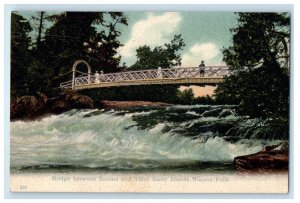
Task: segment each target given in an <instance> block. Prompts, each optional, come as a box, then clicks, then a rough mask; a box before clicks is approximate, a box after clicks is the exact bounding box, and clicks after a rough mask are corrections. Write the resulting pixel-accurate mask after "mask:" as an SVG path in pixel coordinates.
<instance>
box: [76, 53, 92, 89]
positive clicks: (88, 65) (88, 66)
mask: <svg viewBox="0 0 300 203" xmlns="http://www.w3.org/2000/svg"><path fill="white" fill-rule="evenodd" d="M81 63H83V64H85V65H86V67H87V68H88V83H89V84H90V83H91V71H92V70H91V66H90V64H89V63H88V62H86V61H85V60H82V59H80V60H77V61H75V63H74V64H73V66H72V71H73V77H72V89H74V87H75V72H76V68H77V66H78V65H79V64H81Z"/></svg>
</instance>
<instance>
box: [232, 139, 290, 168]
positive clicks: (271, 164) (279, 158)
mask: <svg viewBox="0 0 300 203" xmlns="http://www.w3.org/2000/svg"><path fill="white" fill-rule="evenodd" d="M234 165H235V168H236V170H237V171H238V172H241V173H264V172H281V171H287V170H288V167H289V158H288V144H287V143H281V144H280V145H275V146H268V147H265V148H264V149H263V150H262V151H260V152H258V153H255V154H250V155H246V156H238V157H236V158H235V159H234Z"/></svg>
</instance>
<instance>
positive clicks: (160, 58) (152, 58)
mask: <svg viewBox="0 0 300 203" xmlns="http://www.w3.org/2000/svg"><path fill="white" fill-rule="evenodd" d="M184 46H185V44H184V42H183V39H182V38H181V35H175V36H174V38H173V39H172V40H171V42H170V43H168V44H167V43H166V44H165V45H164V46H157V47H155V48H154V49H153V50H151V48H150V47H149V46H147V45H144V46H142V47H139V48H138V49H137V50H136V56H137V61H136V63H135V64H133V65H132V66H131V67H130V69H131V70H143V69H155V68H158V67H161V68H170V67H172V66H177V65H180V64H181V56H180V54H179V53H178V52H179V51H180V50H182V49H183V47H184Z"/></svg>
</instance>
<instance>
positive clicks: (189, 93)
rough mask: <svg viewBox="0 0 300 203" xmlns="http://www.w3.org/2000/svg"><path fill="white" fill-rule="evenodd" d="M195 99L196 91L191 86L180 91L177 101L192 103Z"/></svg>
mask: <svg viewBox="0 0 300 203" xmlns="http://www.w3.org/2000/svg"><path fill="white" fill-rule="evenodd" d="M193 99H194V93H193V90H192V89H191V88H189V89H185V90H183V91H178V93H177V102H176V103H179V104H192V102H193Z"/></svg>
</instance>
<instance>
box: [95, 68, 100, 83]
mask: <svg viewBox="0 0 300 203" xmlns="http://www.w3.org/2000/svg"><path fill="white" fill-rule="evenodd" d="M95 82H96V83H99V82H100V74H99V73H98V71H96V73H95Z"/></svg>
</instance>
